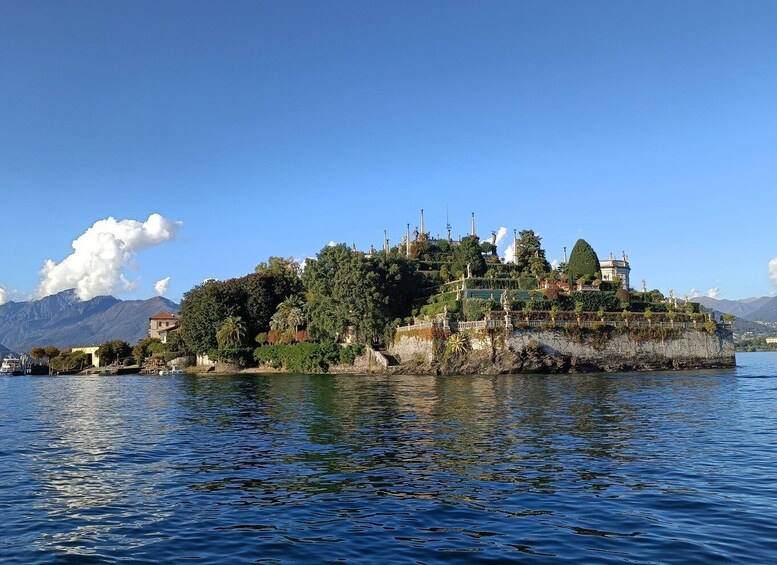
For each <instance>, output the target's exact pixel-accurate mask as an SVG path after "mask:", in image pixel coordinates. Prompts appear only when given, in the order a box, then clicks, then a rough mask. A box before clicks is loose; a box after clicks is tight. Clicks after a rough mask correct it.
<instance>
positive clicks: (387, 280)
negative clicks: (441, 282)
mask: <svg viewBox="0 0 777 565" xmlns="http://www.w3.org/2000/svg"><path fill="white" fill-rule="evenodd" d="M302 280H303V282H304V284H305V288H306V289H307V298H308V307H307V310H308V311H307V317H308V331H309V332H310V335H311V337H312V338H314V339H319V340H332V341H337V340H339V339H342V338H343V337H345V336H346V335H348V334H349V333H352V334H353V337H355V338H356V340H357V341H359V342H361V343H366V342H369V341H382V340H383V339H384V337H385V336H386V334H387V333H388V332H390V330H391V328H392V325H393V324H392V322H393V321H394V319H395V318H402V317H404V316H407V315H409V314H410V312H411V309H412V304H413V301H414V300H415V299H416V298H417V297H419V296H421V295H422V294H423V292H424V291H423V287H424V281H423V278H422V277H421V275H420V274H419V273H418V271H417V269H416V265H415V262H414V261H411V260H408V259H406V258H405V257H400V256H396V255H383V254H380V255H374V256H372V257H368V256H365V255H364V254H362V253H359V252H356V251H352V250H350V249H348V248H347V247H346V246H344V245H333V246H327V247H325V248H324V249H322V250H321V251H320V252H319V253H318V255H317V257H316V258H315V259H311V260H309V261H308V263H307V266H306V268H305V272H304V273H303V276H302Z"/></svg>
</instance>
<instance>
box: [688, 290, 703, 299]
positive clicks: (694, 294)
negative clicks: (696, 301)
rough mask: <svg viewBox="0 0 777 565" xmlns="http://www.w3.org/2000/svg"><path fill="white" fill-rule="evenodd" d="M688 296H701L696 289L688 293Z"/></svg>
mask: <svg viewBox="0 0 777 565" xmlns="http://www.w3.org/2000/svg"><path fill="white" fill-rule="evenodd" d="M688 296H689V297H690V298H698V297H700V296H701V292H699V289H698V288H692V289H691V290H690V292H688Z"/></svg>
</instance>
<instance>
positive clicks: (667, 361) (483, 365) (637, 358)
mask: <svg viewBox="0 0 777 565" xmlns="http://www.w3.org/2000/svg"><path fill="white" fill-rule="evenodd" d="M639 337H640V336H635V335H634V334H629V333H628V332H624V333H619V332H616V331H614V330H611V331H609V332H607V333H605V334H599V335H598V338H597V336H596V335H594V336H593V337H592V336H591V335H585V334H584V333H582V332H581V334H577V335H575V334H573V335H569V333H568V332H565V331H563V330H542V331H514V332H508V333H502V334H501V335H493V334H492V335H491V336H481V337H478V336H474V337H473V338H472V339H471V342H470V343H471V350H469V351H467V352H466V353H460V354H458V355H452V354H448V355H445V354H444V353H443V351H444V343H437V344H435V343H433V342H431V341H426V340H423V339H420V338H418V337H412V338H407V339H403V338H402V337H401V335H400V336H398V339H397V341H396V343H395V344H394V346H393V347H392V348H391V350H390V351H391V353H392V354H393V355H395V356H396V357H398V358H400V359H401V361H402V363H401V365H400V366H398V367H390V368H389V369H390V371H391V372H397V373H405V374H449V375H472V374H504V373H586V372H622V371H659V370H678V369H709V368H724V367H733V366H734V365H735V358H734V342H733V338H732V336H731V333H730V332H728V331H726V330H723V329H719V330H718V331H716V332H714V333H708V332H705V331H696V330H685V331H682V332H675V333H674V334H672V338H671V339H663V340H662V339H655V338H653V339H639ZM643 337H644V336H643Z"/></svg>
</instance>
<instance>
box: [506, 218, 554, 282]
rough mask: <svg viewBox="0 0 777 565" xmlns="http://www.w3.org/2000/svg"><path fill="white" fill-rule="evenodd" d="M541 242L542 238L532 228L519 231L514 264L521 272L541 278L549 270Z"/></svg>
mask: <svg viewBox="0 0 777 565" xmlns="http://www.w3.org/2000/svg"><path fill="white" fill-rule="evenodd" d="M541 243H542V238H541V237H540V236H538V235H537V234H535V233H534V231H533V230H522V231H521V232H520V233H519V237H518V242H517V245H516V247H515V265H516V267H517V268H518V270H519V272H521V274H524V275H533V276H535V277H537V278H543V277H545V275H546V274H547V273H549V272H550V271H551V268H550V263H548V260H547V259H546V258H545V250H544V249H542V245H541Z"/></svg>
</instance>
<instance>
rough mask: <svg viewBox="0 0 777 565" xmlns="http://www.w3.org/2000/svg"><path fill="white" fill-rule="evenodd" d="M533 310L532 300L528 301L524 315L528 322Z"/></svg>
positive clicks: (524, 308) (524, 307)
mask: <svg viewBox="0 0 777 565" xmlns="http://www.w3.org/2000/svg"><path fill="white" fill-rule="evenodd" d="M532 310H534V305H533V304H532V303H531V302H527V303H526V304H525V305H524V306H523V315H524V316H525V317H526V322H527V323H528V322H529V316H531V313H532Z"/></svg>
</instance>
